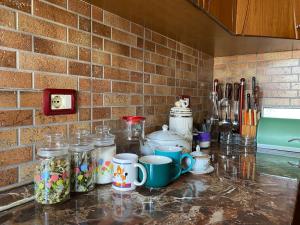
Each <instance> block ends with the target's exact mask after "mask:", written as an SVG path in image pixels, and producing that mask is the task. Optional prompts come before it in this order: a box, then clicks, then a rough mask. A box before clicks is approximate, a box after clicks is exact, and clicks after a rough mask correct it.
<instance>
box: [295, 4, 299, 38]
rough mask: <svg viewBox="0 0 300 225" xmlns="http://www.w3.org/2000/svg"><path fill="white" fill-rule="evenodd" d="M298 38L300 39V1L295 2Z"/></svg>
mask: <svg viewBox="0 0 300 225" xmlns="http://www.w3.org/2000/svg"><path fill="white" fill-rule="evenodd" d="M294 8H295V27H296V38H297V39H300V0H294Z"/></svg>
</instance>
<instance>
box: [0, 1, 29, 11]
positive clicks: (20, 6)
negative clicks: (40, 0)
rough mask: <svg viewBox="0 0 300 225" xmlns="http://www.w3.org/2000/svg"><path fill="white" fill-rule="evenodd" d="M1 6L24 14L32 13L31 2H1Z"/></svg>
mask: <svg viewBox="0 0 300 225" xmlns="http://www.w3.org/2000/svg"><path fill="white" fill-rule="evenodd" d="M0 4H1V5H5V6H7V7H10V8H13V9H17V10H21V11H23V12H27V13H30V12H31V0H1V2H0Z"/></svg>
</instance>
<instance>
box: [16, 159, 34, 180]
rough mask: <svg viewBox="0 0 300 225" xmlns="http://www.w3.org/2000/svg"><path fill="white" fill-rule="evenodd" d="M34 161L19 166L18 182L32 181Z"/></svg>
mask: <svg viewBox="0 0 300 225" xmlns="http://www.w3.org/2000/svg"><path fill="white" fill-rule="evenodd" d="M35 168H36V162H29V163H25V164H22V165H20V166H19V182H32V174H34V171H35Z"/></svg>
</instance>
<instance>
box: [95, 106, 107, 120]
mask: <svg viewBox="0 0 300 225" xmlns="http://www.w3.org/2000/svg"><path fill="white" fill-rule="evenodd" d="M110 117H111V108H109V107H103V108H93V120H100V119H110Z"/></svg>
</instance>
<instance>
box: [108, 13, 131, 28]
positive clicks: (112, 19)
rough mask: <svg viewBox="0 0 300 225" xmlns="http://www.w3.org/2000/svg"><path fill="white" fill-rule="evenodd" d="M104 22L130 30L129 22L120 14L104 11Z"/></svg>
mask: <svg viewBox="0 0 300 225" xmlns="http://www.w3.org/2000/svg"><path fill="white" fill-rule="evenodd" d="M104 24H106V25H109V26H111V27H117V28H120V29H123V30H126V31H130V22H129V21H128V20H126V19H123V18H122V17H120V16H117V15H115V14H112V13H110V12H107V11H104Z"/></svg>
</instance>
